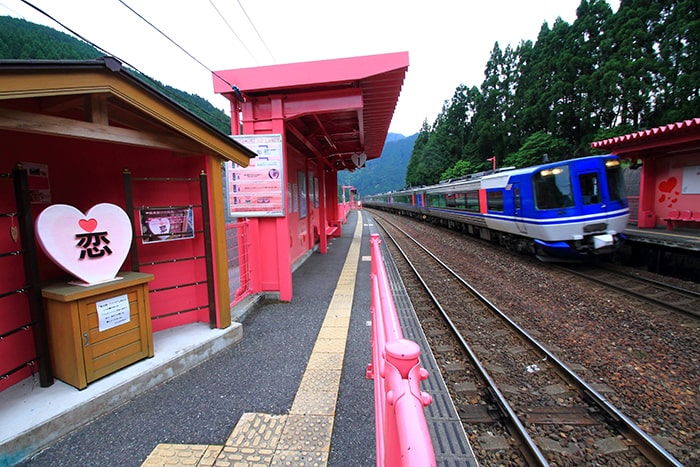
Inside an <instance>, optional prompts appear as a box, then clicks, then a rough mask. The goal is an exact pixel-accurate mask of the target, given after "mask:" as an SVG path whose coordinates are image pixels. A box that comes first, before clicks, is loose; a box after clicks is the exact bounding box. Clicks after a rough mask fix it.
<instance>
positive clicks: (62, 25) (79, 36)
mask: <svg viewBox="0 0 700 467" xmlns="http://www.w3.org/2000/svg"><path fill="white" fill-rule="evenodd" d="M21 1H22V3H24V4H25V5H27V6H29V7H31V8H33V9H34V10H36V11H37V12H39V13H41V14H42V15H44V16H45V17H47V18H49V19H50V20H51V21H53V22H55V23H56V24H58V25H60V26H61V27H62V28H63V29H65V30H66V31H68V32H70V33H71V34H73V35H74V36H75V37H78V38H79V39H81V40H82V41H84V42H86V43H87V44H89V45H90V46H92V47H94V48H95V49H97V50H98V51H99V52H101V53H103V54H105V55H107V56H110V57H113V58H115V59H116V60H119V61H120V62H121V63H123V64H125V65H127V66H128V67H129V68H131V69H132V70H134V71H136V72H137V73H140V74H141V75H143V76H146V77H148V75H146V74H145V73H144V72H142V71H141V70H139V69H138V68H137V67H135V66H134V65H132V64H131V63H129V62H127V61H126V60H124V59H122V58H120V57H118V56H116V55H115V54H113V53H110V52H109V51H108V50H105V49H103V48H102V47H100V46H99V45H97V44H95V43H94V42H92V41H91V40H89V39H87V38H85V37H83V36H82V35H81V34H78V33H77V32H76V31H74V30H72V29H71V28H69V27H68V26H66V25H65V24H63V23H61V22H60V21H59V20H57V19H56V18H54V17H53V16H51V15H50V14H48V13H47V12H45V11H44V10H42V9H41V8H39V7H37V6H35V5H34V4H32V3H31V2H29V1H28V0H21ZM132 11H133V10H132ZM139 16H140V15H139ZM149 24H150V23H149ZM159 32H160V31H159ZM161 34H162V33H161ZM171 42H172V41H171ZM176 45H177V44H176ZM178 47H179V46H178ZM180 48H181V47H180ZM181 49H182V48H181ZM185 53H187V52H185ZM187 55H190V54H189V53H188V54H187ZM190 57H192V56H191V55H190ZM192 58H194V57H192ZM195 61H197V62H198V63H199V64H200V65H202V64H201V62H199V60H197V59H195ZM202 66H204V65H202ZM204 68H207V67H206V66H204ZM207 70H209V69H208V68H207ZM209 71H210V72H211V73H213V74H214V75H216V76H217V77H218V78H219V79H221V80H222V81H223V82H224V83H226V84H228V85H229V86H231V89H233V90H234V94H235V95H236V98H237V99H239V100H242V97H241V96H240V91H239V90H238V88H237V87H236V86H234V85H232V84H231V83H229V82H228V81H227V80H226V79H224V78H223V77H222V76H220V75H218V74H217V73H214V72H213V71H211V70H209ZM148 79H149V80H152V78H148ZM158 87H159V88H160V89H161V92H164V93H167V94H172V93H171V92H170V91H168V89H167V86H164V85H163V86H158ZM170 98H171V99H174V100H176V99H175V98H174V97H172V96H171V97H170ZM195 105H196V106H197V107H198V108H199V109H200V110H201V111H202V112H203V113H208V110H206V109H203V108H202V107H200V106H199V105H197V104H196V103H195Z"/></svg>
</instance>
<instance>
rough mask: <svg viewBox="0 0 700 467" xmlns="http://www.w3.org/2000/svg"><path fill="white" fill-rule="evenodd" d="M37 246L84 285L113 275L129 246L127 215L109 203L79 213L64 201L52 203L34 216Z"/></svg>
mask: <svg viewBox="0 0 700 467" xmlns="http://www.w3.org/2000/svg"><path fill="white" fill-rule="evenodd" d="M36 234H37V239H38V240H39V245H40V246H41V248H42V249H43V250H44V252H45V253H46V254H47V255H48V256H49V258H51V260H52V261H53V262H54V263H56V264H57V265H58V266H60V267H61V268H62V269H63V270H65V271H66V272H68V273H70V274H73V275H74V276H75V277H77V278H78V279H80V280H82V281H85V282H87V283H88V284H96V283H99V282H105V281H108V280H112V279H114V278H115V277H116V276H117V273H118V272H119V269H120V268H121V267H122V264H124V260H125V259H126V256H127V255H128V254H129V249H130V248H131V240H132V234H133V231H132V229H131V221H130V220H129V216H127V214H126V213H125V212H124V211H123V210H122V209H121V208H120V207H119V206H116V205H114V204H110V203H101V204H96V205H95V206H93V207H92V208H90V210H89V211H88V212H87V213H86V214H83V213H82V212H80V211H79V210H78V209H76V208H74V207H73V206H69V205H67V204H54V205H52V206H49V207H48V208H46V209H44V210H43V211H42V212H41V214H39V216H38V217H37V219H36Z"/></svg>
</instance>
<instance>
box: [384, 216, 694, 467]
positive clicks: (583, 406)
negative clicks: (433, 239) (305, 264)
mask: <svg viewBox="0 0 700 467" xmlns="http://www.w3.org/2000/svg"><path fill="white" fill-rule="evenodd" d="M374 218H375V221H377V224H378V225H379V226H380V227H381V228H382V230H383V231H384V233H385V238H388V239H390V240H391V243H393V245H387V246H388V248H389V249H390V250H391V251H392V256H396V254H395V252H399V253H400V255H401V257H402V258H403V260H401V261H402V262H405V263H404V266H403V267H404V268H406V267H407V268H410V269H411V271H413V273H415V277H416V280H417V282H419V283H420V284H421V286H422V287H424V289H425V291H426V292H425V294H426V295H427V296H429V297H430V301H431V302H432V304H429V303H427V302H426V303H423V302H422V301H421V303H418V304H416V303H414V308H416V312H417V313H419V319H421V323H422V324H423V328H424V331H425V333H426V336H427V337H428V339H429V341H430V342H431V348H432V349H433V352H434V353H435V354H436V359H437V360H438V361H439V362H440V364H441V367H442V369H443V375H444V377H445V379H446V381H447V382H448V386H451V387H452V389H453V390H454V391H455V394H454V396H453V400H455V404H456V406H457V408H458V411H459V412H460V414H461V416H462V420H463V423H464V424H465V432H467V433H468V434H469V436H470V440H471V441H472V443H473V444H474V445H475V453H481V454H482V455H483V456H485V457H486V460H483V459H482V460H480V461H483V462H486V463H489V464H490V463H492V462H498V463H505V464H509V465H549V464H550V463H552V464H556V465H583V464H586V465H595V464H608V465H609V464H617V465H681V464H680V463H679V462H678V461H677V460H676V459H675V458H674V457H673V456H672V455H670V454H669V453H668V452H667V451H665V450H664V449H663V448H662V447H661V446H660V445H659V444H657V443H656V441H655V440H654V439H653V438H651V437H650V436H649V435H647V434H646V433H644V432H643V431H642V430H641V429H639V428H638V427H637V426H636V425H635V423H634V422H633V421H632V420H630V419H629V418H628V417H627V416H626V415H625V414H624V413H622V412H621V411H620V410H618V409H617V408H616V407H614V406H613V405H612V404H611V403H610V402H608V401H607V399H606V398H605V397H604V396H603V395H602V394H601V392H599V390H598V389H597V386H596V385H594V384H591V383H588V382H586V381H584V380H583V379H582V378H581V377H579V376H578V375H577V374H576V373H575V372H574V371H573V370H572V369H571V368H570V367H569V366H567V365H566V364H565V363H564V362H562V361H561V360H559V359H558V358H557V356H556V355H555V353H554V352H553V351H552V350H550V349H547V348H546V347H545V346H543V345H542V344H540V343H539V342H537V341H536V339H535V338H534V337H533V336H531V335H530V334H528V333H527V332H526V331H525V330H524V329H523V328H521V327H520V326H518V325H517V324H516V323H515V322H514V321H513V320H511V319H510V318H509V317H508V316H507V315H506V314H505V313H503V312H502V311H501V310H499V309H498V308H497V307H495V306H494V305H493V304H492V303H490V302H489V301H488V299H487V298H486V297H484V296H483V295H482V294H480V293H479V292H478V291H477V290H475V289H474V288H473V287H472V286H471V285H469V284H468V283H467V282H466V281H464V280H463V279H462V278H460V277H459V276H458V275H457V274H456V273H455V272H454V271H453V270H451V269H450V268H449V267H448V266H447V265H446V264H445V263H444V262H443V261H441V260H440V259H439V258H438V257H437V256H435V255H434V254H432V253H431V252H429V251H428V250H427V248H425V247H423V246H422V245H420V243H418V241H416V240H415V239H413V238H412V237H411V236H410V235H408V234H407V233H406V232H404V231H403V230H401V229H400V228H398V227H397V226H395V225H394V224H392V223H391V222H390V221H388V220H387V219H385V218H382V217H381V216H378V215H375V216H374ZM397 266H399V264H398V263H397ZM401 267H402V266H399V269H401ZM404 276H406V274H402V277H404ZM404 280H406V279H404ZM407 287H410V285H408V284H407ZM435 309H438V310H439V314H437V312H435V311H430V310H435ZM477 455H478V454H477Z"/></svg>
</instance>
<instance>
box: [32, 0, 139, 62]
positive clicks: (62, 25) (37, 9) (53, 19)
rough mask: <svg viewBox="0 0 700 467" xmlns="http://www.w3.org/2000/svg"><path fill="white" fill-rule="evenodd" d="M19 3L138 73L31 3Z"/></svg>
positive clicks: (121, 60)
mask: <svg viewBox="0 0 700 467" xmlns="http://www.w3.org/2000/svg"><path fill="white" fill-rule="evenodd" d="M21 1H22V3H24V4H25V5H27V6H29V7H31V8H33V9H35V10H36V11H38V12H39V13H41V14H42V15H44V16H46V17H47V18H49V19H50V20H51V21H53V22H55V23H56V24H58V25H60V26H61V27H62V28H63V29H65V30H66V31H68V32H70V33H71V34H73V35H74V36H76V37H78V38H79V39H81V40H82V41H84V42H87V43H88V44H90V45H91V46H92V47H94V48H96V49H97V50H99V51H100V52H102V53H103V54H105V55H108V56H110V57H114V58H116V59H117V60H119V61H120V62H122V63H125V64H126V65H127V66H129V67H131V68H133V69H134V70H137V71H138V68H136V67H135V66H133V65H132V64H130V63H129V62H127V61H126V60H123V59H121V58H119V57H117V56H116V55H114V54H112V53H109V52H108V51H107V50H105V49H103V48H102V47H100V46H99V45H97V44H95V43H94V42H92V41H91V40H89V39H86V38H85V37H83V36H81V35H80V34H78V33H77V32H75V31H73V30H72V29H71V28H69V27H68V26H66V25H65V24H63V23H61V22H60V21H59V20H57V19H56V18H54V17H53V16H51V15H50V14H48V13H46V12H45V11H44V10H42V9H41V8H39V7H37V6H35V5H33V4H32V3H30V2H28V1H27V0H21ZM139 73H140V72H139Z"/></svg>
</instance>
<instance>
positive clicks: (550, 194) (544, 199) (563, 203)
mask: <svg viewBox="0 0 700 467" xmlns="http://www.w3.org/2000/svg"><path fill="white" fill-rule="evenodd" d="M532 187H533V191H534V193H535V206H536V207H537V209H562V208H568V207H571V206H573V205H574V197H573V195H572V190H571V177H570V176H569V166H568V165H561V166H559V167H554V168H552V169H545V170H541V171H539V172H537V173H536V174H535V175H534V176H533V177H532Z"/></svg>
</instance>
